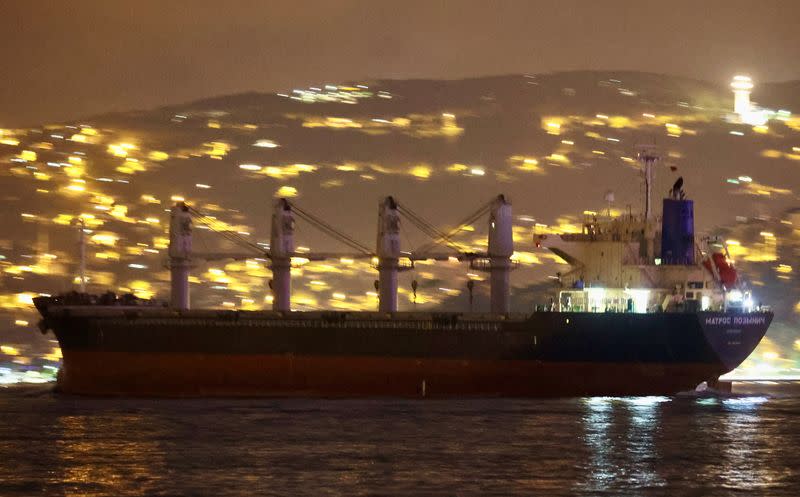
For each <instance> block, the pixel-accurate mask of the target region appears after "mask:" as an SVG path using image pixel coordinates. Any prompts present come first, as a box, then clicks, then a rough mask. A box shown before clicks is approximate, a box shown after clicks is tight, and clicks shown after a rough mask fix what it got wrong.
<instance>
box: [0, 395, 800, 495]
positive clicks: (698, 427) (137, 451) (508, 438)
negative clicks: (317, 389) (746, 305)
mask: <svg viewBox="0 0 800 497" xmlns="http://www.w3.org/2000/svg"><path fill="white" fill-rule="evenodd" d="M799 420H800V396H792V397H775V396H770V395H764V394H759V395H752V396H749V397H728V398H715V397H694V396H687V397H674V398H668V397H636V398H586V399H555V400H514V399H477V400H460V401H437V400H429V401H417V400H415V401H411V400H397V399H394V400H392V399H386V400H352V401H330V400H261V399H250V400H224V399H223V400H220V399H217V400H154V399H151V400H132V399H84V398H73V397H58V396H55V395H53V394H52V393H50V392H49V391H47V390H30V389H27V390H20V389H16V390H15V389H11V390H5V391H3V392H2V393H0V458H2V460H3V461H5V463H4V464H2V465H0V488H2V489H3V491H2V492H0V494H2V495H3V496H6V495H8V496H23V495H25V496H27V495H33V494H56V495H61V494H66V495H158V494H162V495H163V494H184V495H200V494H214V495H220V496H228V495H230V496H241V495H253V494H263V493H270V494H281V495H288V494H291V495H320V494H331V493H333V494H353V495H360V494H391V495H454V494H458V495H487V494H496V495H530V494H540V495H587V496H588V495H592V496H594V495H614V496H617V495H620V496H627V495H631V496H634V495H642V494H656V495H685V494H690V495H742V492H744V493H745V494H746V495H775V496H795V495H796V489H797V488H798V487H797V486H798V485H800V473H798V471H800V469H799V468H800V455H799V454H798V452H799V451H797V447H798V446H800V421H799Z"/></svg>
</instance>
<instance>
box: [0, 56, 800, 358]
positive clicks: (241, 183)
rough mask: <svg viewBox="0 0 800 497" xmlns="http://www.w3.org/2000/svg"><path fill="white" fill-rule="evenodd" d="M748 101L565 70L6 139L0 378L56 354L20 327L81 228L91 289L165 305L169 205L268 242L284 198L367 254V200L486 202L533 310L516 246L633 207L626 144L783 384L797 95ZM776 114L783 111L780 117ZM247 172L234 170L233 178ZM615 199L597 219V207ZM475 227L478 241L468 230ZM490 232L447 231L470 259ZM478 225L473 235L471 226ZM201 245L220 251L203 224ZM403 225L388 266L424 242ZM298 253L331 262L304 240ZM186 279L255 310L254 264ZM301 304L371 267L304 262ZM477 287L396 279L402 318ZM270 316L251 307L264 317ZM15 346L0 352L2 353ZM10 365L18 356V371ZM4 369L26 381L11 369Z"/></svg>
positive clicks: (318, 93)
mask: <svg viewBox="0 0 800 497" xmlns="http://www.w3.org/2000/svg"><path fill="white" fill-rule="evenodd" d="M753 100H754V101H755V102H758V103H759V104H760V105H762V106H763V107H765V108H770V109H773V110H774V111H775V112H774V113H772V114H769V118H768V121H767V122H765V123H764V124H763V125H759V126H753V125H748V124H740V123H737V122H736V121H735V120H734V119H733V118H732V117H733V116H731V114H732V108H733V94H732V93H731V91H730V89H729V87H728V85H727V82H717V83H710V82H703V81H696V80H691V79H686V78H677V77H671V76H666V75H660V74H649V73H636V72H613V71H609V72H590V71H576V72H564V73H554V74H540V75H507V76H496V77H485V78H475V79H464V80H451V81H435V80H379V81H351V82H345V83H341V82H320V84H319V85H318V86H315V87H313V88H296V89H292V88H289V89H287V90H286V91H285V92H283V93H281V94H265V93H244V94H238V95H230V96H220V97H214V98H209V99H204V100H200V101H196V102H190V103H185V104H177V105H173V106H169V107H163V108H159V109H153V110H141V111H131V112H124V113H114V114H106V115H100V116H95V117H91V118H85V119H81V120H76V121H74V122H68V123H57V124H47V125H43V126H41V127H37V128H31V129H17V130H2V134H0V178H2V179H1V180H0V195H2V198H3V205H4V207H5V208H4V209H3V210H2V212H0V221H2V223H3V226H4V230H3V232H2V234H0V257H1V258H0V304H2V309H0V310H1V311H2V314H1V315H0V316H2V317H1V318H0V319H1V321H0V324H1V325H2V326H0V344H5V345H6V348H5V349H3V351H2V352H0V362H8V363H11V361H14V360H16V361H17V363H25V362H31V361H32V363H33V364H34V365H36V364H41V363H42V361H45V362H47V361H48V360H54V359H56V357H55V356H53V355H50V356H48V357H47V358H45V359H42V356H43V355H44V354H52V350H51V349H52V343H51V342H49V341H48V340H50V339H52V336H47V337H43V336H42V335H41V334H40V333H39V332H38V331H37V330H36V327H35V323H36V321H37V317H36V315H35V313H34V312H33V310H32V308H31V306H30V303H29V301H30V298H31V296H33V295H35V294H37V293H56V292H58V291H63V290H67V289H69V288H71V287H72V286H73V283H72V280H73V278H74V276H75V275H76V272H77V261H76V253H77V249H76V239H77V235H76V228H75V227H74V226H73V225H74V221H75V219H76V218H77V217H80V216H81V215H83V217H84V219H85V220H86V222H87V225H88V227H89V229H91V230H92V233H91V234H90V235H89V241H90V242H89V247H88V266H89V276H90V278H91V281H90V289H91V290H92V291H94V292H101V291H104V290H106V289H111V290H114V291H116V292H118V293H124V292H133V293H136V294H137V295H141V296H145V297H149V296H155V297H157V298H166V296H167V289H168V284H167V280H168V273H167V271H166V270H165V269H164V261H165V257H166V254H165V250H164V249H165V241H164V237H165V233H166V231H165V230H166V227H167V225H168V221H169V213H168V209H169V207H170V205H171V204H172V203H173V202H174V200H173V199H180V198H185V199H186V200H187V201H188V202H190V203H191V204H192V205H194V206H196V207H197V208H198V209H199V210H201V211H203V212H206V213H207V214H209V215H213V216H215V217H216V219H217V220H218V222H219V223H220V226H225V227H227V228H228V229H231V230H233V231H238V232H240V233H242V234H243V235H242V236H245V237H247V238H248V239H250V240H252V241H253V242H267V241H268V239H269V218H270V212H271V204H272V202H273V200H274V198H275V197H276V196H278V195H284V196H292V197H294V201H296V202H297V203H298V205H301V206H303V207H304V208H305V209H307V210H309V211H311V212H313V213H315V214H317V215H318V216H320V217H322V218H324V219H325V220H326V221H328V222H329V223H330V224H332V225H334V226H336V227H338V228H340V229H341V230H342V231H344V232H347V233H349V234H350V235H352V236H353V237H354V238H356V239H358V240H360V241H361V242H362V243H364V244H365V245H367V246H372V245H374V240H375V220H376V216H377V206H378V202H379V200H380V199H381V198H382V197H383V196H385V195H394V196H396V197H397V198H398V199H400V201H401V202H403V203H404V204H405V205H407V206H409V207H411V208H412V209H413V210H414V211H415V212H417V213H419V214H420V215H422V216H424V217H425V218H426V219H427V220H429V221H430V222H432V223H434V224H437V225H439V226H442V227H444V228H447V227H453V226H454V225H455V224H456V223H457V222H458V221H459V220H461V219H462V218H463V217H464V216H465V215H467V214H468V213H470V212H472V211H473V210H475V208H476V207H477V206H479V205H480V204H483V203H484V202H486V201H487V200H488V199H490V198H491V197H492V196H494V195H496V194H498V193H505V194H506V195H508V196H509V197H510V198H511V200H512V202H513V206H514V214H515V217H516V224H515V240H516V248H517V251H518V252H519V254H518V259H519V261H520V265H521V269H519V270H517V271H515V272H514V273H513V274H512V286H513V301H512V306H513V307H514V310H515V311H521V312H522V311H529V310H531V309H532V307H533V305H535V304H536V303H537V302H541V301H542V296H541V295H542V294H541V293H540V291H539V290H541V289H542V287H543V286H547V285H548V284H549V283H547V281H548V279H547V276H548V275H552V274H554V273H555V272H556V271H559V270H560V269H561V268H560V266H559V261H558V260H557V258H555V257H553V256H551V255H549V254H548V253H547V252H545V251H542V250H541V249H537V248H536V247H535V246H534V244H533V242H532V234H533V230H534V226H535V224H536V223H538V224H540V225H547V228H542V227H540V228H538V229H548V230H560V231H570V230H576V229H578V230H579V229H580V225H581V222H582V221H583V218H584V215H583V213H584V211H594V212H597V213H599V215H605V214H606V212H607V211H608V209H609V208H610V209H611V212H612V214H614V215H619V214H620V213H625V212H628V211H629V210H630V211H633V212H639V211H640V210H641V206H642V183H641V179H640V176H641V175H640V170H639V167H638V165H637V163H636V161H635V156H636V146H637V144H643V143H647V144H655V145H656V146H657V147H658V150H659V153H660V155H661V157H662V160H661V161H660V163H659V165H658V169H657V174H656V187H655V189H654V191H655V193H656V196H657V197H660V196H661V195H662V194H665V193H666V192H667V190H668V189H669V187H670V186H671V185H672V183H673V182H674V181H675V180H676V179H677V177H678V176H682V177H683V178H684V180H685V190H686V192H687V194H688V196H689V197H690V198H692V199H694V200H695V216H696V224H697V226H696V229H697V232H698V233H699V234H701V235H710V234H722V235H724V236H725V237H726V238H727V239H729V240H732V241H734V242H738V245H737V244H735V243H734V244H732V245H731V250H732V255H733V256H734V258H735V259H736V263H737V266H738V267H739V269H740V272H742V273H744V275H745V277H746V278H747V279H748V280H749V281H750V283H751V285H752V287H753V289H754V293H755V294H756V296H757V299H758V300H759V301H761V302H763V303H764V304H769V305H772V306H774V308H775V310H776V313H777V318H776V322H775V323H774V324H773V326H772V329H771V330H770V332H769V333H768V337H769V340H767V341H765V343H764V344H762V346H761V347H760V349H759V350H758V351H757V352H756V353H755V354H754V356H753V358H752V360H751V361H749V362H748V364H747V367H748V368H750V369H749V371H751V372H754V374H765V373H769V372H772V371H776V370H780V371H782V372H784V373H797V371H792V369H793V368H795V367H796V362H797V360H798V359H799V358H800V341H796V340H797V339H798V338H800V335H798V331H799V330H800V323H798V315H799V314H798V312H800V307H798V305H799V304H798V301H800V293H799V292H798V289H799V288H798V278H797V274H798V271H800V215H799V214H798V212H797V211H792V209H795V208H797V207H800V202H798V197H797V192H796V191H795V189H796V185H800V116H797V115H795V114H793V113H792V111H793V110H796V111H798V112H800V109H798V108H797V107H800V106H798V105H797V102H800V82H784V83H774V84H757V85H756V88H755V90H754V92H753ZM778 110H780V111H782V112H780V113H778V112H777V111H778ZM243 166H244V167H243ZM608 190H612V191H613V192H614V196H615V201H614V203H613V204H612V205H610V206H609V205H607V204H606V202H605V200H604V197H605V194H606V192H607V191H608ZM481 223H483V224H481ZM484 224H485V220H484V221H480V222H479V223H476V224H475V225H474V226H473V227H472V228H471V229H470V231H463V232H462V233H461V234H460V235H459V239H460V241H461V242H463V243H465V244H467V245H469V246H472V247H475V248H478V249H479V248H480V247H481V246H482V244H483V243H485V241H484V238H485V233H486V228H485V226H484ZM473 228H474V230H473ZM196 231H197V236H196V247H198V250H204V251H206V250H207V251H211V250H217V251H219V250H230V251H233V250H236V247H233V246H231V245H226V243H227V242H223V241H220V237H216V236H214V234H213V233H209V232H208V231H205V230H202V229H198V230H196ZM426 241H427V240H426V239H425V238H424V236H423V235H422V234H421V233H420V232H418V231H416V230H414V229H413V228H412V227H411V226H410V225H407V226H405V227H404V238H403V243H404V249H408V250H410V249H412V248H415V247H419V246H420V245H422V244H424V243H426ZM297 242H298V244H299V245H301V246H304V247H309V248H310V249H312V250H319V251H342V250H345V248H344V247H342V246H341V245H338V244H337V243H336V242H333V241H331V240H329V239H328V238H325V237H324V236H323V235H322V234H321V233H319V232H317V231H314V230H313V228H311V227H310V226H305V225H303V224H302V223H299V224H298V233H297ZM257 257H258V255H257V254H254V256H253V259H251V260H249V261H247V262H244V261H238V262H237V261H217V262H209V263H205V262H198V265H197V267H196V268H195V270H194V273H193V275H194V276H195V277H196V279H195V280H193V284H192V292H193V295H192V298H193V304H194V305H196V306H214V307H224V308H241V309H250V308H262V307H269V300H268V299H269V296H270V292H269V288H268V281H269V278H270V272H269V270H268V268H266V267H264V265H263V264H261V262H260V261H257V260H255V258H257ZM295 272H296V274H295V278H294V294H293V298H294V301H295V303H296V306H297V308H298V309H315V308H337V309H353V310H355V309H371V308H374V306H375V303H376V300H375V297H374V296H373V295H372V294H371V293H370V292H372V291H373V281H374V279H375V277H376V273H375V271H374V270H373V269H372V267H371V266H370V263H369V262H359V261H349V260H345V261H325V262H310V263H308V264H305V265H303V266H301V267H298V268H297V269H296V271H295ZM481 277H482V275H481V274H478V273H474V272H473V271H471V270H470V269H469V268H468V267H467V266H466V265H459V264H456V263H453V262H443V263H437V264H418V265H417V267H416V269H415V270H413V271H408V272H405V273H403V274H402V275H401V287H402V288H401V292H402V294H401V304H400V306H401V309H403V310H411V309H413V308H414V307H415V304H414V303H413V302H412V296H411V289H410V282H411V281H412V280H414V279H416V280H418V281H419V290H418V296H417V303H416V307H417V308H418V309H429V308H437V307H439V308H441V307H445V308H450V309H465V308H466V306H467V297H466V281H467V280H468V278H473V279H477V280H478V283H477V285H476V292H477V294H478V298H477V299H476V303H475V305H476V307H477V308H481V307H487V305H486V304H485V298H484V296H485V294H486V292H487V291H488V284H486V283H484V282H482V281H480V279H481ZM265 299H266V300H265ZM9 347H10V348H9ZM15 353H16V354H18V355H16V354H15ZM14 367H22V366H21V365H20V364H16V365H15V366H14Z"/></svg>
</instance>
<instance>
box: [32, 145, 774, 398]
mask: <svg viewBox="0 0 800 497" xmlns="http://www.w3.org/2000/svg"><path fill="white" fill-rule="evenodd" d="M640 159H641V162H642V165H643V172H644V177H645V186H646V199H645V200H646V202H645V206H646V208H645V213H644V215H643V216H632V215H628V216H626V217H616V218H611V217H610V216H609V218H608V219H603V220H598V219H597V217H596V216H593V217H592V218H590V219H587V221H586V222H585V224H584V226H583V230H582V232H581V233H574V234H563V235H539V236H537V244H540V245H542V246H544V247H546V248H548V249H549V250H551V251H552V252H553V253H555V254H556V255H558V256H559V257H561V258H562V259H564V260H565V261H566V262H567V263H569V264H570V271H568V272H567V273H565V274H559V275H558V285H557V288H555V289H554V292H553V293H552V295H551V296H549V297H544V296H543V297H544V298H543V301H544V302H545V303H544V304H543V305H540V306H538V307H537V309H536V310H535V311H533V312H531V313H529V314H521V313H511V312H510V309H509V273H510V271H511V270H512V269H513V261H512V254H513V237H512V229H511V228H512V219H513V218H512V213H511V204H510V202H509V201H508V199H506V198H505V197H503V196H502V195H501V196H498V197H496V198H495V199H493V200H492V201H491V202H489V203H488V204H486V205H485V206H483V207H482V209H480V210H479V212H478V213H476V214H475V215H473V216H470V221H469V222H473V221H474V220H475V219H477V217H479V216H480V215H483V214H488V215H489V240H488V250H487V251H486V252H485V253H474V252H470V253H467V252H463V251H460V252H459V253H458V258H459V259H460V260H464V261H468V262H469V264H470V267H471V268H473V269H478V270H484V271H486V272H488V273H489V278H488V279H489V282H490V288H491V295H490V301H491V312H490V313H486V314H479V313H471V312H470V313H438V312H413V313H408V312H397V274H398V272H399V271H401V270H403V269H405V268H408V267H410V266H413V264H414V262H415V261H419V260H424V259H435V260H436V259H442V258H447V257H452V254H446V253H443V252H433V251H430V250H428V251H416V252H410V253H409V252H401V250H400V236H399V233H400V230H399V226H400V216H401V215H402V216H403V217H404V218H406V219H409V220H411V222H414V223H415V224H416V223H417V222H419V223H422V225H423V226H427V227H428V229H429V230H432V231H433V234H435V235H436V236H438V239H439V241H443V242H444V243H445V244H447V245H449V246H450V247H451V248H452V249H453V250H457V251H459V250H460V247H459V246H458V245H457V244H456V243H454V242H453V239H452V237H453V235H454V234H455V232H456V231H457V230H458V228H457V229H456V230H454V231H453V232H450V233H442V232H438V231H436V230H435V229H433V228H431V225H430V224H429V223H426V222H424V221H423V220H421V218H420V217H419V216H418V215H416V214H414V213H413V212H411V211H410V210H409V209H408V208H406V207H405V206H404V205H402V204H400V203H398V202H397V201H396V200H395V199H393V198H392V197H387V198H386V199H385V200H384V201H382V202H381V204H380V210H379V216H378V238H377V247H376V250H375V251H374V252H373V251H371V250H369V249H367V248H365V247H364V246H362V245H359V244H357V243H356V242H354V241H353V240H352V239H350V238H345V239H346V240H349V241H350V242H351V243H350V245H351V246H353V247H354V248H355V249H357V250H359V251H360V254H356V255H355V256H362V257H369V258H370V259H372V260H374V261H376V264H375V265H376V269H377V271H378V280H377V281H376V290H378V296H379V302H380V303H379V309H378V311H377V312H334V311H318V312H296V311H292V310H291V301H290V296H291V272H290V270H291V266H292V257H294V256H297V255H298V254H297V252H296V251H295V248H294V239H293V232H294V216H295V215H298V216H300V217H302V218H303V219H306V220H309V221H311V222H318V221H319V220H318V219H317V218H316V217H315V216H313V215H311V214H310V213H308V212H306V211H304V210H302V209H301V208H299V207H298V206H296V205H293V204H291V203H289V202H288V201H287V200H285V199H281V200H280V201H278V202H277V203H276V205H275V211H274V214H273V217H272V234H271V240H270V242H271V243H270V248H269V250H268V251H265V253H264V255H265V256H266V257H267V258H268V259H269V261H270V266H271V269H272V275H273V276H272V281H271V284H270V286H271V288H272V290H273V310H272V311H228V310H214V309H208V310H190V309H189V271H190V268H191V267H192V261H193V260H196V259H201V258H204V257H205V258H214V257H216V258H219V257H220V255H219V254H198V253H195V252H193V251H192V244H191V225H192V216H193V215H195V217H197V216H199V213H197V211H195V210H194V209H191V208H190V207H188V206H186V205H184V204H179V205H176V206H175V207H174V208H173V211H172V222H171V227H170V231H171V233H170V249H169V254H170V270H171V277H172V297H171V302H170V305H169V306H161V305H157V304H155V303H153V302H140V301H137V300H136V299H132V300H130V299H129V300H127V301H126V300H123V299H117V298H116V297H115V296H114V295H113V294H107V295H106V296H104V297H100V298H96V297H91V296H89V295H87V294H83V293H77V292H76V293H73V294H71V295H65V296H61V297H40V298H37V299H35V304H36V307H37V309H38V310H39V311H40V313H41V314H42V317H43V319H42V322H41V328H42V330H43V331H45V332H46V331H48V330H52V331H53V332H54V333H55V335H56V337H57V338H58V341H59V344H60V345H61V349H62V353H63V357H64V359H63V367H62V369H61V371H60V372H59V377H58V387H59V389H60V390H61V391H64V392H68V393H76V394H88V395H144V396H332V397H356V396H404V397H414V396H430V397H452V396H533V397H545V396H574V395H581V396H582V395H650V394H663V395H670V394H674V393H677V392H679V391H684V390H689V389H693V388H695V387H696V386H697V385H698V384H699V383H701V382H703V381H710V380H716V379H717V378H718V377H719V376H720V375H723V374H725V373H727V372H729V371H731V370H733V369H734V368H735V367H737V366H738V365H739V364H741V363H742V361H744V360H745V359H746V358H747V356H749V355H750V353H751V352H752V351H753V349H755V347H756V346H757V345H758V343H759V341H760V340H761V338H762V337H763V336H764V334H765V333H766V331H767V329H768V327H769V325H770V322H771V320H772V313H771V312H770V311H769V310H767V309H766V308H763V307H758V308H757V307H755V306H754V305H753V300H752V296H751V295H750V292H749V290H748V289H747V286H746V284H745V283H744V282H742V281H741V278H739V277H738V275H737V274H736V271H735V269H734V268H733V266H732V263H731V261H730V260H729V258H728V257H727V254H726V253H725V248H724V245H722V244H721V243H720V242H719V241H718V240H714V239H705V240H703V241H702V243H696V242H695V237H694V222H693V203H692V201H691V200H687V199H686V198H685V195H684V193H683V190H682V189H681V186H682V180H679V182H677V183H676V184H675V186H674V187H673V189H672V190H671V192H670V195H669V197H668V198H665V199H664V202H663V213H662V217H661V219H660V222H659V220H658V219H656V218H655V216H654V215H653V212H652V208H651V205H650V185H651V181H650V178H651V177H652V175H651V174H652V172H651V171H652V167H653V164H654V162H655V159H656V158H655V156H654V155H653V154H652V153H651V152H650V151H648V150H644V151H643V152H642V153H641V154H640ZM200 219H201V221H202V216H200ZM326 226H327V225H326ZM327 227H328V228H330V226H327ZM330 231H331V232H332V233H333V234H336V233H335V230H332V229H331V230H330ZM302 255H303V256H304V257H315V256H316V257H319V258H328V257H331V258H332V257H337V258H338V257H340V256H341V254H316V255H309V254H307V253H303V254H302ZM470 291H471V287H470Z"/></svg>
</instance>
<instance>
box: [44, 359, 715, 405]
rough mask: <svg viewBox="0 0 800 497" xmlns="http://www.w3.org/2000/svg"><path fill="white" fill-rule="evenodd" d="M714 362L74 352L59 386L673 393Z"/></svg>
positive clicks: (192, 392)
mask: <svg viewBox="0 0 800 497" xmlns="http://www.w3.org/2000/svg"><path fill="white" fill-rule="evenodd" d="M98 371H102V372H103V374H102V376H100V375H97V372H98ZM722 372H723V371H721V368H720V367H718V366H714V365H708V364H635V363H627V364H626V363H618V364H610V363H548V362H538V361H489V360H481V361H467V360H453V359H407V358H402V359H398V358H385V357H375V358H364V357H309V356H301V357H296V356H292V355H270V356H265V355H242V356H233V355H221V354H214V355H206V354H169V355H166V354H132V353H127V352H73V353H70V354H68V355H67V356H65V361H64V369H63V371H62V372H61V373H60V374H59V381H58V389H59V391H60V392H64V393H70V394H78V395H93V396H140V397H150V396H153V397H159V396H163V397H228V396H229V397H335V398H349V397H431V398H442V397H445V398H446V397H574V396H597V395H603V396H629V395H673V394H675V393H677V392H681V391H685V390H690V389H693V388H694V387H696V386H697V385H698V384H699V383H700V382H702V381H704V379H712V378H717V377H718V376H719V375H720V374H722Z"/></svg>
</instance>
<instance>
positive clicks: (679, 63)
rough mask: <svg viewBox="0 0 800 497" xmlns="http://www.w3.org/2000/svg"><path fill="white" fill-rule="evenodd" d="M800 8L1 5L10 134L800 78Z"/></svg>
mask: <svg viewBox="0 0 800 497" xmlns="http://www.w3.org/2000/svg"><path fill="white" fill-rule="evenodd" d="M798 19H800V2H797V1H783V2H768V1H758V2H755V1H753V2H741V1H730V0H728V1H697V0H693V1H664V2H634V1H629V2H618V1H615V2H611V1H603V2H599V1H566V0H559V1H558V2H555V1H548V2H535V1H527V2H522V1H520V2H512V1H508V2H501V1H486V2H483V1H481V2H477V1H459V2H456V1H454V2H445V1H430V0H428V1H420V2H412V1H403V2H388V1H387V2H384V1H342V0H336V1H334V0H327V1H324V0H323V1H293V2H266V1H262V2H250V1H226V2H220V1H205V0H202V1H200V0H198V1H175V0H170V1H142V0H140V1H136V2H121V1H84V2H82V1H72V2H31V1H29V0H21V1H11V0H3V1H2V4H0V58H1V59H2V61H3V76H2V84H0V127H3V126H6V127H8V126H15V125H24V124H34V123H38V122H42V121H54V120H59V119H67V118H74V117H79V116H86V115H91V114H96V113H100V112H105V111H109V110H124V109H135V108H150V107H154V106H158V105H162V104H168V103H178V102H184V101H188V100H192V99H196V98H201V97H206V96H213V95H220V94H228V93H236V92H242V91H248V90H258V91H277V90H285V89H291V88H293V87H297V86H302V85H309V84H317V83H326V82H330V83H332V82H340V81H345V80H353V79H368V78H411V77H428V78H459V77H468V76H477V75H488V74H502V73H526V72H527V73H537V72H548V71H557V70H570V69H630V70H642V71H652V72H662V73H667V74H675V75H684V76H690V77H695V78H700V79H706V80H712V81H720V82H724V81H727V79H728V78H730V76H731V75H732V74H733V73H735V72H747V73H749V74H751V75H752V76H753V77H754V78H755V79H756V81H777V80H788V79H800V65H798V64H797V61H798V60H800V30H799V29H798V24H797V22H798Z"/></svg>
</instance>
